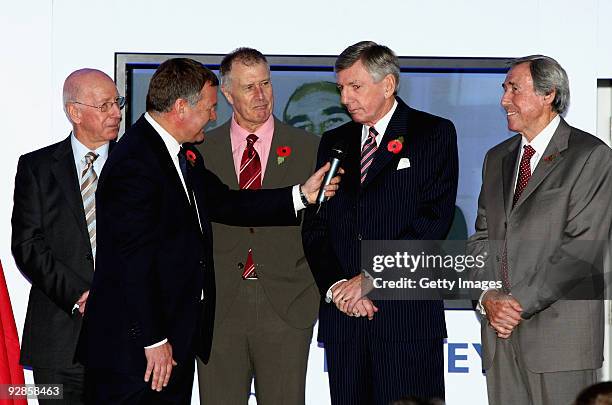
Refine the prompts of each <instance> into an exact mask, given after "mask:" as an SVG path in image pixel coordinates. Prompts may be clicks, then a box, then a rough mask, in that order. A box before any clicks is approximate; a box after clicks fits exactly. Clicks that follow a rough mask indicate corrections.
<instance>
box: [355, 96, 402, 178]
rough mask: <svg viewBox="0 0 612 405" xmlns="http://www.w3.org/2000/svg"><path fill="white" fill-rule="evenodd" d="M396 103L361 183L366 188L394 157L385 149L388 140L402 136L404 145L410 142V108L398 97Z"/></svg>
mask: <svg viewBox="0 0 612 405" xmlns="http://www.w3.org/2000/svg"><path fill="white" fill-rule="evenodd" d="M397 103H398V104H397V108H396V109H395V112H394V113H393V116H392V117H391V121H389V125H387V130H386V131H385V134H384V135H383V138H382V140H381V142H380V145H378V149H377V150H376V152H375V153H374V160H373V161H372V165H371V166H370V168H369V169H368V174H367V176H366V178H365V180H364V182H363V184H362V188H366V187H367V186H368V184H370V183H371V182H372V180H373V179H374V178H375V177H376V176H377V175H378V174H379V173H380V171H381V170H382V169H383V168H384V167H385V166H386V165H387V164H388V163H389V162H390V161H391V160H392V159H393V158H394V157H395V154H393V153H391V152H389V151H388V150H387V145H388V144H389V142H390V141H392V140H393V139H397V138H399V137H400V136H401V137H403V138H404V145H407V144H409V143H410V141H409V137H410V134H409V131H408V125H409V123H410V119H409V117H408V115H409V112H410V110H409V107H408V106H407V105H406V104H404V102H402V101H401V100H399V99H398V100H397ZM374 128H376V126H374ZM360 160H361V159H360Z"/></svg>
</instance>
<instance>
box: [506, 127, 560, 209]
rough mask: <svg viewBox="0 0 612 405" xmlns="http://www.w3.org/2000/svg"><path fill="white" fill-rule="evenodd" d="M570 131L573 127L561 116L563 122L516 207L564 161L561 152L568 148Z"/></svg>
mask: <svg viewBox="0 0 612 405" xmlns="http://www.w3.org/2000/svg"><path fill="white" fill-rule="evenodd" d="M570 132H571V129H570V127H569V125H567V123H566V122H565V120H563V118H561V122H559V126H558V127H557V130H556V131H555V133H554V135H553V137H552V138H551V140H550V142H549V143H548V146H547V147H546V150H545V151H544V156H542V157H540V161H539V162H538V165H537V166H536V169H535V171H534V172H533V174H532V175H531V178H530V179H529V182H528V183H527V187H525V190H524V191H523V194H521V197H520V198H519V200H518V201H517V202H516V206H515V207H514V208H518V207H519V206H520V205H521V204H522V203H523V201H525V200H526V199H528V198H529V196H530V195H531V194H532V193H533V192H534V191H535V190H536V189H537V188H538V186H539V185H540V184H541V183H542V181H544V179H545V178H546V177H548V175H549V174H550V172H552V171H553V169H554V168H555V167H557V165H559V164H560V163H561V162H562V161H563V155H562V154H561V152H563V151H564V150H565V149H567V144H568V140H569V135H570Z"/></svg>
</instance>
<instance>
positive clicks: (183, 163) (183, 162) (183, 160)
mask: <svg viewBox="0 0 612 405" xmlns="http://www.w3.org/2000/svg"><path fill="white" fill-rule="evenodd" d="M178 161H179V167H180V168H181V173H182V174H183V180H184V181H185V187H186V188H187V195H188V196H189V203H190V204H191V206H192V207H193V206H194V205H193V193H192V192H191V190H192V188H191V178H190V176H189V170H188V168H187V149H186V148H185V147H183V146H182V145H181V149H180V150H179V153H178Z"/></svg>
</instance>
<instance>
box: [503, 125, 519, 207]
mask: <svg viewBox="0 0 612 405" xmlns="http://www.w3.org/2000/svg"><path fill="white" fill-rule="evenodd" d="M520 146H521V137H520V136H518V137H517V139H516V140H515V141H514V142H512V143H511V144H510V146H509V147H508V152H507V153H506V155H505V156H504V157H503V158H502V172H501V175H502V188H503V198H504V209H505V211H506V218H508V217H510V212H511V211H512V198H513V197H514V175H515V173H516V165H517V164H518V155H519V148H520Z"/></svg>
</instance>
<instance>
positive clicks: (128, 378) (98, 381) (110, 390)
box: [85, 349, 195, 405]
mask: <svg viewBox="0 0 612 405" xmlns="http://www.w3.org/2000/svg"><path fill="white" fill-rule="evenodd" d="M143 350H144V349H143ZM194 368H195V361H193V357H192V358H191V359H190V360H185V361H182V362H180V363H179V364H178V365H177V366H175V367H173V368H172V375H171V376H170V380H169V381H168V385H167V386H166V387H164V388H163V389H162V390H161V392H157V391H153V390H152V389H151V379H149V382H148V383H146V382H144V370H143V372H142V373H141V374H124V373H117V372H114V371H111V370H100V369H89V368H88V369H87V372H86V376H85V391H86V398H87V400H86V403H87V405H118V404H122V405H123V404H125V405H189V404H191V391H192V387H193V372H194Z"/></svg>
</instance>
